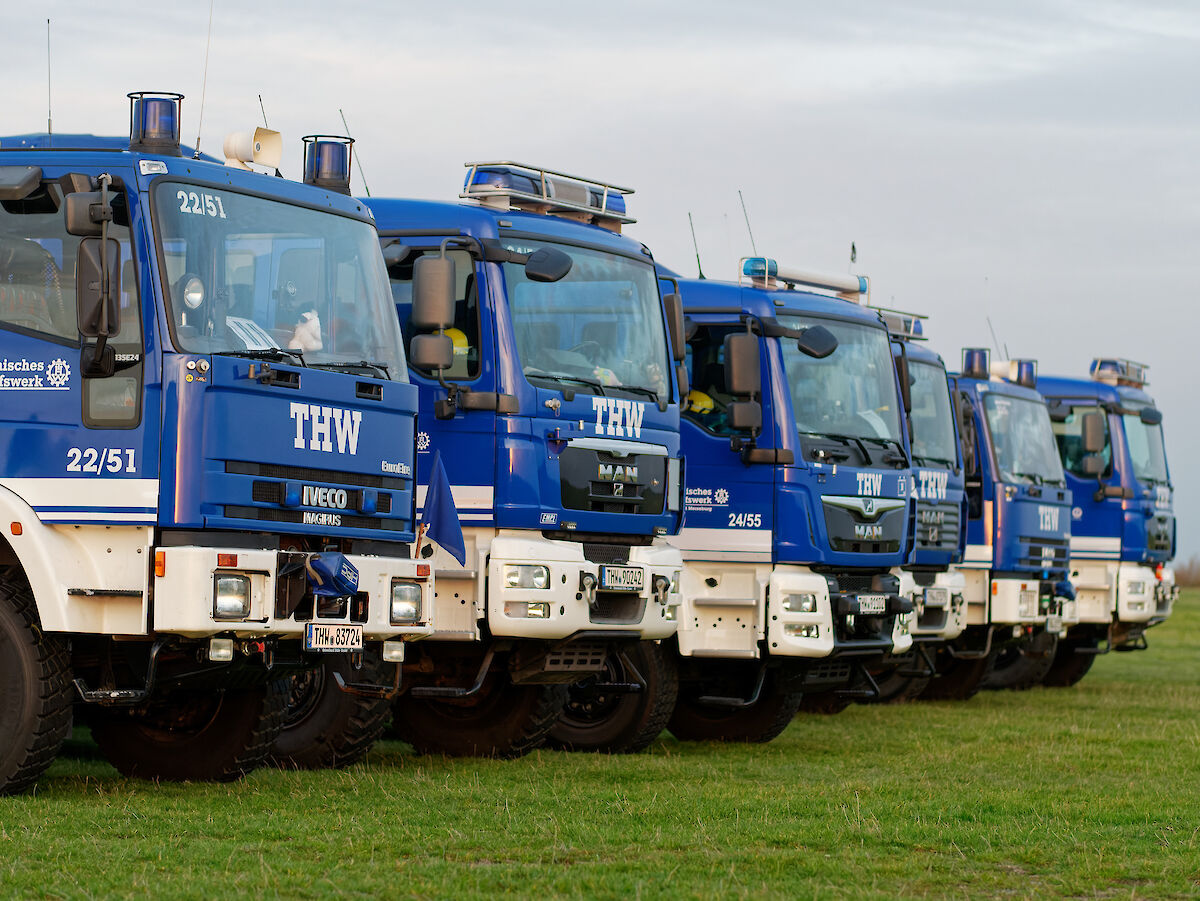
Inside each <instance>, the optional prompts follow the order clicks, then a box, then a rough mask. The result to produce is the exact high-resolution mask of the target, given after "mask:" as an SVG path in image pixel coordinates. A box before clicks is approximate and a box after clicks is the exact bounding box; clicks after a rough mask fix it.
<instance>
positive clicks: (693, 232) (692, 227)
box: [688, 211, 704, 278]
mask: <svg viewBox="0 0 1200 901" xmlns="http://www.w3.org/2000/svg"><path fill="white" fill-rule="evenodd" d="M688 228H690V229H691V230H692V247H694V248H695V249H696V272H698V273H699V274H700V278H704V270H703V269H702V268H701V266H700V245H699V244H697V243H696V225H695V223H693V222H692V214H691V212H690V211H689V212H688Z"/></svg>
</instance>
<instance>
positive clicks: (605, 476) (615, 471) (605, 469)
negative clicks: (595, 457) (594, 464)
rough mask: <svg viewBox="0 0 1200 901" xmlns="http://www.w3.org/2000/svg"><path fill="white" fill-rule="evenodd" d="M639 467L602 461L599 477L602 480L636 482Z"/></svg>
mask: <svg viewBox="0 0 1200 901" xmlns="http://www.w3.org/2000/svg"><path fill="white" fill-rule="evenodd" d="M637 477H638V469H637V467H636V466H620V465H616V464H610V463H601V464H600V472H599V475H598V478H599V479H600V481H601V482H636V481H637Z"/></svg>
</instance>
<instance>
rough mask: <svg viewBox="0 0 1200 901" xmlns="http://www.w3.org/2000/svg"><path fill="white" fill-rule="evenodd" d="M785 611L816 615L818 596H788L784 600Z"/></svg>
mask: <svg viewBox="0 0 1200 901" xmlns="http://www.w3.org/2000/svg"><path fill="white" fill-rule="evenodd" d="M783 609H784V610H786V611H787V612H788V613H816V612H817V596H816V595H815V594H789V595H786V596H785V597H784V599H783ZM814 637H815V636H814Z"/></svg>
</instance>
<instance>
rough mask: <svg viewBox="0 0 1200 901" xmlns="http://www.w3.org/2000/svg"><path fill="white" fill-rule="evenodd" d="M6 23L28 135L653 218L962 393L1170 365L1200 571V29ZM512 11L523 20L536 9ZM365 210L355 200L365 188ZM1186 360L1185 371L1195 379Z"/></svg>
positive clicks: (1183, 481)
mask: <svg viewBox="0 0 1200 901" xmlns="http://www.w3.org/2000/svg"><path fill="white" fill-rule="evenodd" d="M208 7H209V5H208V4H207V3H203V2H194V3H189V4H186V5H180V6H179V7H177V8H176V9H175V10H164V9H163V7H162V6H161V5H158V4H146V3H132V2H128V0H110V2H107V3H105V4H104V7H103V15H99V16H98V15H97V7H96V6H95V5H94V4H93V3H86V4H85V3H81V2H68V0H52V2H48V3H44V4H28V5H21V4H16V3H8V4H5V6H4V9H3V11H2V12H0V23H2V24H3V33H4V34H5V36H6V37H7V38H8V40H7V41H6V51H5V54H4V58H3V61H2V62H0V72H2V73H3V82H4V84H5V85H6V88H7V90H6V92H5V93H6V104H5V118H6V124H5V127H4V129H3V130H4V131H5V132H9V133H18V132H27V131H43V130H44V129H45V121H46V107H47V77H46V75H47V66H46V18H47V17H49V18H50V19H51V20H52V27H51V59H52V62H53V77H52V79H51V87H52V97H53V116H54V127H55V130H56V131H61V132H70V131H90V132H96V133H102V134H113V133H127V115H128V113H127V101H126V100H125V97H124V95H125V94H126V93H127V92H128V91H131V90H141V89H147V90H148V89H156V90H174V91H179V92H181V93H184V94H186V95H187V100H186V102H185V106H184V127H183V131H184V135H185V139H186V140H188V141H189V142H194V141H195V138H196V133H197V131H198V130H200V131H201V147H202V148H203V149H205V150H208V151H210V152H214V153H217V152H219V150H220V144H221V139H222V136H223V135H224V134H225V133H226V132H228V131H233V130H238V129H244V128H247V127H252V126H255V125H261V124H262V113H261V112H260V109H259V101H258V96H259V95H260V94H261V95H262V99H263V104H264V106H265V108H266V113H267V117H268V121H269V123H270V126H271V127H272V128H274V129H277V130H279V131H281V132H283V135H284V141H285V157H284V166H285V174H287V175H289V176H295V175H297V174H298V173H299V169H300V137H301V136H302V135H305V134H309V133H313V132H321V133H335V134H340V133H343V132H344V130H345V129H344V127H343V125H342V121H341V118H340V117H339V113H338V110H339V108H340V109H342V110H343V111H344V113H345V115H346V118H347V120H348V122H349V125H350V129H351V131H352V133H353V134H354V136H355V137H356V138H357V139H358V142H359V143H358V144H357V145H356V152H357V154H358V158H359V160H360V161H361V163H362V165H363V166H364V168H365V174H366V179H367V184H368V186H369V188H370V191H371V193H372V194H374V195H376V196H385V195H403V196H410V195H411V196H419V197H434V198H444V199H450V198H453V197H454V196H455V195H456V193H457V189H458V186H459V185H460V183H461V178H462V174H463V170H462V163H463V162H464V161H466V160H475V159H485V158H487V159H491V158H509V159H519V160H527V161H529V162H531V163H535V164H540V165H546V166H551V167H553V168H561V169H563V170H566V171H568V172H577V173H579V174H583V175H589V176H594V177H597V178H606V179H610V180H612V181H614V182H616V183H618V184H624V185H629V186H632V187H634V188H636V189H637V194H636V195H635V196H634V197H633V198H631V199H630V206H631V212H632V214H633V215H635V216H637V217H638V219H639V222H638V223H637V224H636V225H634V226H631V227H629V230H628V232H627V233H628V234H630V235H632V236H634V237H636V238H638V239H639V240H641V241H644V242H645V243H646V244H647V245H649V246H650V248H651V249H652V250H653V251H654V254H655V256H656V257H657V258H658V259H659V260H661V261H663V262H665V263H666V264H668V265H670V266H673V267H675V268H677V269H679V270H680V271H682V272H683V273H684V274H689V275H691V274H695V253H694V251H693V249H692V243H691V235H690V232H689V230H688V218H687V217H688V213H689V212H691V213H692V215H693V217H694V219H695V224H696V236H697V239H698V244H699V249H700V254H701V259H702V262H703V266H704V271H705V274H707V275H709V276H710V277H714V276H717V277H732V276H733V275H734V274H735V267H736V263H737V259H738V257H739V256H741V255H748V254H749V253H750V252H751V248H750V238H749V236H748V234H747V229H746V223H745V220H744V219H743V215H742V209H741V206H740V204H739V201H738V191H739V190H740V191H741V192H742V195H743V197H744V198H745V203H746V207H747V209H748V212H749V216H750V224H751V226H752V229H753V234H754V240H755V243H756V244H757V248H758V251H759V252H760V253H763V254H767V255H772V256H776V257H778V258H779V259H780V260H785V261H789V262H792V263H793V264H795V265H803V266H805V267H808V268H813V269H819V270H830V271H845V270H846V269H847V267H848V266H849V259H848V256H849V247H850V243H851V242H852V241H853V242H855V243H856V244H857V246H858V263H857V266H856V271H858V272H861V273H864V274H867V275H870V276H871V278H872V284H873V301H874V302H876V303H879V304H882V305H895V306H898V307H901V308H904V309H909V310H912V311H915V312H922V313H927V314H929V315H930V317H931V322H930V334H931V336H932V342H931V343H932V345H933V346H934V347H935V349H937V350H938V351H940V352H941V353H942V354H943V355H944V356H945V357H946V358H947V361H948V362H951V363H952V364H955V363H956V362H957V360H958V359H959V352H960V348H962V347H963V346H976V345H988V344H991V343H992V338H991V333H990V331H989V329H988V324H987V320H988V319H989V318H990V320H991V324H992V326H993V327H994V329H995V333H996V336H997V338H998V339H999V342H1000V344H1001V346H1002V347H1006V348H1007V350H1008V352H1009V353H1010V355H1012V356H1030V357H1036V358H1037V359H1038V360H1039V361H1040V366H1041V369H1042V371H1043V372H1057V373H1063V374H1080V375H1083V374H1086V371H1087V365H1088V362H1089V360H1090V359H1091V358H1092V357H1093V356H1095V355H1098V354H1105V355H1121V356H1128V357H1132V358H1134V359H1138V360H1142V361H1145V362H1148V363H1150V364H1151V366H1152V368H1151V380H1152V386H1151V391H1152V392H1153V393H1154V394H1155V396H1156V397H1157V400H1158V403H1159V405H1160V407H1161V408H1162V409H1163V410H1164V411H1165V414H1166V417H1167V418H1166V428H1167V436H1168V451H1169V453H1170V455H1171V461H1172V464H1173V478H1174V481H1175V485H1176V489H1177V494H1176V509H1177V511H1178V512H1179V513H1180V514H1181V520H1182V521H1181V526H1180V542H1181V544H1180V548H1181V556H1185V557H1186V556H1189V555H1191V554H1200V531H1198V530H1195V529H1194V528H1193V526H1194V524H1195V522H1196V518H1195V517H1194V516H1193V515H1192V513H1193V511H1194V510H1196V509H1197V507H1198V506H1200V467H1198V468H1193V469H1192V470H1191V471H1189V470H1188V469H1186V468H1185V465H1184V464H1185V455H1186V453H1187V451H1188V448H1189V447H1190V446H1193V445H1194V444H1195V443H1196V442H1197V440H1200V423H1197V421H1196V416H1195V413H1196V411H1197V401H1196V393H1197V392H1196V388H1195V387H1194V386H1195V385H1196V383H1197V380H1196V378H1195V376H1194V372H1195V369H1196V367H1197V366H1200V359H1197V354H1196V353H1195V352H1194V351H1193V350H1190V349H1189V348H1190V339H1188V338H1187V337H1186V334H1185V330H1187V329H1190V328H1195V327H1196V326H1197V325H1200V306H1198V300H1197V297H1196V291H1195V285H1196V284H1197V281H1198V280H1197V274H1198V272H1197V270H1198V269H1200V255H1198V248H1200V179H1197V167H1198V165H1200V164H1198V162H1197V161H1198V160H1200V153H1198V150H1200V146H1198V140H1197V139H1198V138H1200V115H1198V114H1200V109H1198V106H1200V92H1198V91H1197V90H1196V85H1197V84H1198V83H1200V52H1198V51H1200V7H1197V6H1196V5H1195V4H1191V3H1185V2H1180V3H1169V2H1146V0H1139V2H1137V3H1132V2H1128V3H1111V2H1104V0H1087V2H1077V0H1046V2H1040V3H1034V2H1028V0H1003V2H973V3H969V4H966V3H960V2H952V0H946V2H936V0H930V2H900V0H864V2H845V3H839V4H829V3H818V2H810V0H792V2H754V0H749V2H742V3H728V2H712V0H693V2H690V3H687V4H659V3H654V2H652V0H644V2H639V3H631V2H625V0H610V2H607V3H604V4H582V3H580V4H574V3H565V2H561V0H559V2H547V0H526V2H524V3H522V4H519V5H514V4H496V3H483V2H479V0H458V2H456V3H454V4H452V5H451V4H434V3H410V2H403V0H400V2H354V3H345V2H343V3H331V4H317V3H315V2H311V0H293V2H288V3H283V2H273V0H261V2H256V3H245V2H242V3H237V4H235V3H231V2H229V0H215V3H214V5H213V22H212V44H211V51H210V54H209V60H208V80H207V88H206V90H205V91H204V92H205V93H206V102H205V104H204V113H203V128H202V129H201V128H200V106H201V105H200V99H201V94H202V85H203V75H204V66H205V38H206V34H207V31H208V23H209V8H208ZM516 10H519V12H518V11H516ZM355 191H356V192H361V191H362V182H361V180H360V179H358V178H357V173H356V181H355ZM1189 360H1191V361H1192V362H1191V363H1189V362H1188V361H1189Z"/></svg>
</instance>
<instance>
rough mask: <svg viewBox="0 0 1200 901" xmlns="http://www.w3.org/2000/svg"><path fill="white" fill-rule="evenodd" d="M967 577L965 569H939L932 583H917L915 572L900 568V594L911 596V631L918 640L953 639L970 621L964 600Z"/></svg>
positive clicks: (906, 596)
mask: <svg viewBox="0 0 1200 901" xmlns="http://www.w3.org/2000/svg"><path fill="white" fill-rule="evenodd" d="M966 590H967V580H966V578H965V577H964V576H963V574H962V572H961V571H958V570H951V571H948V572H941V573H938V574H937V576H936V577H935V578H934V580H933V584H932V585H930V586H922V585H919V584H917V581H916V579H915V578H914V577H913V574H912V573H910V572H907V571H905V570H902V571H901V572H900V596H901V597H905V598H909V599H910V600H911V601H912V604H913V613H912V617H911V619H910V621H909V631H910V632H911V633H912V637H913V639H914V640H915V641H949V640H950V639H953V638H957V637H958V636H959V635H961V634H962V630H963V629H965V628H966V625H967V605H966V602H965V600H964V597H965V594H966Z"/></svg>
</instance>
